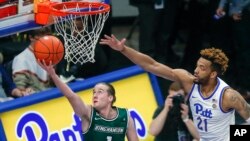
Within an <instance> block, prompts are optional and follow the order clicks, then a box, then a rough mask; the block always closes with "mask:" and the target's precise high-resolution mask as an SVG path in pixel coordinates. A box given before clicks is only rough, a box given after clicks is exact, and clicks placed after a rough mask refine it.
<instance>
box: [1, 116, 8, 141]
mask: <svg viewBox="0 0 250 141" xmlns="http://www.w3.org/2000/svg"><path fill="white" fill-rule="evenodd" d="M0 139H1V141H7V139H6V136H5V133H4V128H3V123H2V120H0Z"/></svg>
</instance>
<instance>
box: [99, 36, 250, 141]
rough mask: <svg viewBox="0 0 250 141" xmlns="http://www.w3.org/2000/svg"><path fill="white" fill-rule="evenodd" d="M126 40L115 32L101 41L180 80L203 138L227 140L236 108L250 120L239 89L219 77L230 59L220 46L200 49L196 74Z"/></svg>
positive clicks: (164, 75) (155, 71)
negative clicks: (146, 52)
mask: <svg viewBox="0 0 250 141" xmlns="http://www.w3.org/2000/svg"><path fill="white" fill-rule="evenodd" d="M125 41H126V39H122V40H118V39H117V38H116V37H115V36H114V35H111V36H107V35H105V37H104V38H103V39H101V42H100V43H101V44H106V45H109V46H110V47H111V48H112V49H114V50H117V51H120V52H121V53H122V54H123V55H125V56H126V57H127V58H129V59H130V60H131V61H132V62H134V63H135V64H137V65H139V66H141V67H142V68H143V69H144V70H146V71H148V72H151V73H153V74H155V75H157V76H159V77H162V78H165V79H168V80H172V81H178V82H179V83H181V84H182V86H183V88H184V91H185V92H186V93H189V102H190V106H191V111H192V114H193V120H194V123H195V125H196V127H197V129H198V131H199V134H200V140H201V141H204V140H205V141H228V140H229V136H230V135H229V133H230V131H229V127H230V126H229V125H231V124H234V123H235V115H234V113H235V110H236V111H237V112H238V113H239V114H240V115H241V116H242V117H243V118H244V119H245V120H246V122H248V123H249V122H250V106H249V105H248V103H247V102H246V101H245V99H244V98H243V97H242V96H241V95H240V93H238V92H237V91H236V90H234V89H232V88H230V87H229V86H228V85H227V84H226V83H225V82H224V81H223V80H221V79H220V78H219V76H220V75H222V74H223V73H224V72H225V71H226V70H227V67H228V61H229V60H228V58H227V56H226V55H225V54H224V52H222V50H220V49H216V48H208V49H204V50H201V52H200V55H201V56H200V58H199V59H198V61H197V65H196V68H195V70H194V75H192V74H190V73H189V72H187V71H186V70H184V69H172V68H170V67H168V66H166V65H163V64H161V63H159V62H157V61H155V60H154V59H152V58H151V57H149V56H147V55H145V54H142V53H140V52H138V51H136V50H134V49H132V48H130V47H128V46H126V45H125Z"/></svg>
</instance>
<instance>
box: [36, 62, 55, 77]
mask: <svg viewBox="0 0 250 141" xmlns="http://www.w3.org/2000/svg"><path fill="white" fill-rule="evenodd" d="M37 63H38V64H39V65H40V66H41V67H42V68H43V69H44V70H46V71H47V72H48V74H50V75H52V74H55V69H54V65H53V64H52V61H50V63H49V64H48V65H47V64H46V62H45V60H39V59H38V60H37Z"/></svg>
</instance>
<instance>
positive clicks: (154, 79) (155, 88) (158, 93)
mask: <svg viewBox="0 0 250 141" xmlns="http://www.w3.org/2000/svg"><path fill="white" fill-rule="evenodd" d="M149 78H150V81H151V85H152V87H153V91H154V93H155V99H156V102H157V104H158V105H162V104H163V102H164V100H163V97H162V93H161V89H160V87H159V84H158V80H157V77H156V76H155V75H153V74H151V73H149Z"/></svg>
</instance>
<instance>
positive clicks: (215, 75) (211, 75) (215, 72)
mask: <svg viewBox="0 0 250 141" xmlns="http://www.w3.org/2000/svg"><path fill="white" fill-rule="evenodd" d="M217 75H218V73H217V71H212V73H211V74H210V77H211V78H216V77H217Z"/></svg>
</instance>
